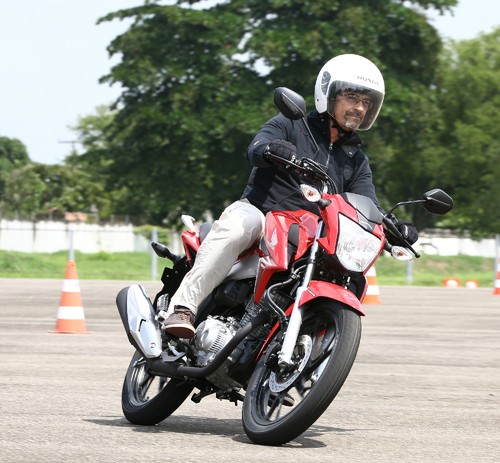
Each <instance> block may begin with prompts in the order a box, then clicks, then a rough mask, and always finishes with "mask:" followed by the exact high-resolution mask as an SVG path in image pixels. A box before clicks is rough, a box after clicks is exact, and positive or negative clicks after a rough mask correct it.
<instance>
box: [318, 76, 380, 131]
mask: <svg viewBox="0 0 500 463" xmlns="http://www.w3.org/2000/svg"><path fill="white" fill-rule="evenodd" d="M339 95H343V96H346V98H351V100H352V103H359V102H360V101H361V102H362V103H363V107H365V108H366V114H365V117H364V119H363V122H361V124H360V125H359V127H358V128H357V130H368V129H369V128H370V127H371V126H372V125H373V123H374V122H375V119H377V116H378V113H379V112H380V108H381V107H382V102H383V101H384V94H383V93H382V92H380V91H379V90H375V89H373V88H370V87H366V86H363V85H354V84H353V83H352V82H344V81H335V82H333V83H332V85H331V86H330V88H329V90H328V98H327V111H328V113H329V114H330V116H332V117H334V112H335V102H336V99H337V96H339Z"/></svg>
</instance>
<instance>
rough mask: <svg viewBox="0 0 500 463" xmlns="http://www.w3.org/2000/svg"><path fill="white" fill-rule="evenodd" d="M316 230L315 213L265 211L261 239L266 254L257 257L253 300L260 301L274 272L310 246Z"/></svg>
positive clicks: (287, 264)
mask: <svg viewBox="0 0 500 463" xmlns="http://www.w3.org/2000/svg"><path fill="white" fill-rule="evenodd" d="M317 230H318V216H317V215H315V214H313V213H312V212H308V211H304V210H298V211H293V212H289V211H271V212H268V213H267V215H266V225H265V228H264V243H265V250H266V252H267V255H266V256H264V257H262V258H261V259H260V260H259V266H258V269H257V280H256V285H255V296H254V298H255V301H256V302H259V301H260V299H261V298H262V295H263V294H264V291H265V289H266V286H267V284H268V282H269V280H270V278H271V277H272V276H273V274H274V273H276V272H280V271H284V270H286V269H288V266H289V264H290V262H291V261H296V260H297V259H300V258H301V257H302V256H303V255H304V254H305V253H306V252H307V250H308V249H309V248H310V246H311V243H312V242H313V241H314V238H315V236H316V232H317Z"/></svg>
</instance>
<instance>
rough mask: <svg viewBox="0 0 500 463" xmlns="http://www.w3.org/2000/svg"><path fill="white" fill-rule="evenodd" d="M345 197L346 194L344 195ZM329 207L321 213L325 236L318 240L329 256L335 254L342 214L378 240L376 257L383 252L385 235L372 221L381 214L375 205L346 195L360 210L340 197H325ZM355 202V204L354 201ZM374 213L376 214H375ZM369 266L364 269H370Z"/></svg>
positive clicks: (350, 194)
mask: <svg viewBox="0 0 500 463" xmlns="http://www.w3.org/2000/svg"><path fill="white" fill-rule="evenodd" d="M346 195H347V194H346ZM325 198H326V199H329V200H330V202H331V203H330V205H328V206H327V207H326V208H325V209H323V210H322V211H321V216H322V218H323V220H324V224H325V227H326V232H325V236H324V237H321V238H319V240H318V243H319V245H320V246H321V247H322V248H323V249H324V250H325V251H326V252H327V253H328V254H330V255H333V254H335V252H336V249H337V242H338V237H339V230H340V226H339V215H340V214H343V215H344V216H346V217H347V218H349V219H350V220H352V221H353V222H355V223H357V224H359V225H360V226H361V227H362V228H364V229H365V230H367V231H369V232H370V233H372V234H373V235H374V236H376V237H377V238H379V240H380V250H379V253H378V255H380V254H381V253H382V251H383V250H384V243H385V234H384V229H383V227H382V225H381V224H380V223H378V222H376V221H374V220H378V218H379V217H381V214H380V213H379V212H378V209H376V206H375V204H374V203H373V201H371V200H370V199H369V198H366V197H364V196H361V195H355V194H354V193H349V194H348V199H349V200H350V201H351V202H352V203H353V204H355V205H356V206H357V207H360V209H361V208H362V209H363V210H362V211H358V210H357V209H356V208H355V207H354V206H353V205H352V204H351V203H348V202H347V201H346V200H345V199H344V198H343V197H342V195H327V196H326V197H325ZM355 200H357V202H356V201H355ZM375 209H376V212H377V213H378V215H377V214H375ZM374 260H375V259H374ZM370 267H371V265H369V266H368V267H367V269H366V271H368V268H370Z"/></svg>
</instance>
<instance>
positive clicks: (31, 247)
mask: <svg viewBox="0 0 500 463" xmlns="http://www.w3.org/2000/svg"><path fill="white" fill-rule="evenodd" d="M71 244H73V248H74V249H75V250H78V251H81V252H85V253H96V252H100V251H104V252H131V251H146V250H149V241H148V240H147V239H145V238H144V237H143V236H140V235H138V234H136V233H134V227H133V226H132V225H97V224H89V223H83V222H78V223H68V222H56V221H41V222H28V221H21V220H3V219H2V220H0V250H3V251H21V252H29V253H37V252H44V253H52V252H57V251H64V250H69V249H70V246H71Z"/></svg>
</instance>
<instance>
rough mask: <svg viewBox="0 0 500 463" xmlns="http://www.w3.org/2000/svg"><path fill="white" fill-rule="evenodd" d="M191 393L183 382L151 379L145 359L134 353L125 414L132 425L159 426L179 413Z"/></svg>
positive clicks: (125, 388) (125, 394)
mask: <svg viewBox="0 0 500 463" xmlns="http://www.w3.org/2000/svg"><path fill="white" fill-rule="evenodd" d="M192 390H193V387H192V386H191V385H189V384H187V383H185V382H184V381H181V380H178V379H171V378H165V377H162V376H154V375H152V374H151V372H150V371H149V368H148V366H147V364H146V362H145V360H144V359H143V358H142V355H141V354H140V353H139V352H135V354H134V356H133V357H132V360H131V361H130V365H129V367H128V370H127V374H126V375H125V380H124V381H123V388H122V410H123V414H124V415H125V418H127V420H128V421H130V422H131V423H133V424H141V425H153V424H157V423H159V422H160V421H163V420H164V419H165V418H167V417H168V416H170V415H171V414H172V413H173V412H174V411H175V410H177V408H179V406H180V405H181V404H182V403H183V402H184V400H186V398H187V397H188V395H189V394H190V393H191V391H192Z"/></svg>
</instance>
